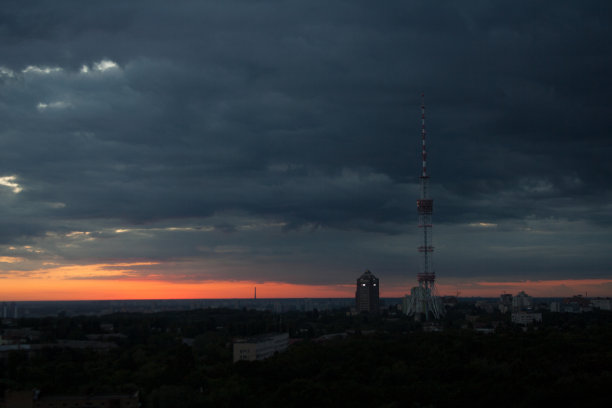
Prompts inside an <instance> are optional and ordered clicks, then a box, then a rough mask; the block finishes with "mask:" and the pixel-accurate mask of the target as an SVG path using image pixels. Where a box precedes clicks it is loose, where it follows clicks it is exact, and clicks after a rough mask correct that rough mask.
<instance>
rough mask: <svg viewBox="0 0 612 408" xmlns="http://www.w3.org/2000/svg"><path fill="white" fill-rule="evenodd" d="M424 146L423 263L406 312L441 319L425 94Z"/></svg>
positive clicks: (419, 204) (420, 212)
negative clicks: (429, 172) (427, 145)
mask: <svg viewBox="0 0 612 408" xmlns="http://www.w3.org/2000/svg"><path fill="white" fill-rule="evenodd" d="M421 97H422V104H421V143H422V144H421V148H422V155H421V157H422V170H421V176H420V178H421V195H420V198H419V199H418V200H417V212H418V217H419V224H418V227H419V228H420V229H421V231H422V232H423V235H422V237H423V238H422V239H423V240H422V242H421V243H422V245H420V246H419V247H418V250H419V253H420V254H421V262H420V268H419V272H418V273H417V280H418V282H419V286H416V287H414V288H412V290H411V291H410V296H406V298H405V299H404V312H405V313H406V314H408V315H414V316H415V319H419V318H420V317H421V315H424V316H425V320H429V318H430V317H433V318H434V319H439V318H440V316H442V315H443V314H444V309H443V307H442V303H441V302H440V299H439V298H438V296H437V291H436V274H435V272H434V270H433V262H432V261H433V250H434V248H433V246H432V245H431V236H432V232H431V229H432V227H433V224H432V222H431V215H432V214H433V199H432V198H430V197H429V175H428V174H427V149H426V145H425V135H426V132H425V95H421Z"/></svg>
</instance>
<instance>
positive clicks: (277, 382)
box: [2, 310, 612, 408]
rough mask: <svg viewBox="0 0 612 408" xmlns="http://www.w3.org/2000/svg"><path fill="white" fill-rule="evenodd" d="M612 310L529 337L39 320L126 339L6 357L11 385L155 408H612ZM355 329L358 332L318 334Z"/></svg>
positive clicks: (367, 327) (363, 327)
mask: <svg viewBox="0 0 612 408" xmlns="http://www.w3.org/2000/svg"><path fill="white" fill-rule="evenodd" d="M611 316H612V315H611V314H609V313H607V314H606V313H592V314H584V315H582V316H569V315H557V316H555V317H551V319H554V318H557V320H558V322H557V323H558V324H556V325H555V326H548V327H547V326H544V327H539V328H538V329H537V330H534V329H533V328H531V329H529V330H527V331H526V332H523V330H521V329H520V328H518V327H512V328H509V329H506V330H504V331H500V332H498V333H496V334H493V335H482V334H478V333H475V332H473V331H470V330H460V329H449V330H446V331H444V332H441V333H424V332H421V331H418V327H417V326H416V325H415V324H414V322H412V321H411V320H409V319H407V318H404V317H399V318H395V319H391V320H390V319H376V318H372V317H366V316H357V317H350V316H346V314H345V313H342V312H330V313H318V312H317V313H315V312H311V313H295V314H287V315H280V316H279V315H274V314H271V313H264V312H254V311H229V310H208V311H193V312H177V313H170V312H167V313H160V314H150V315H143V314H117V315H113V316H105V317H104V318H94V317H79V318H54V319H39V320H31V321H28V322H25V321H24V322H22V324H27V325H28V326H30V327H35V328H38V329H41V331H44V332H46V333H47V334H46V336H47V337H48V339H52V338H55V337H57V338H61V337H62V336H65V335H69V336H72V337H74V338H75V339H78V338H86V336H87V334H88V333H89V332H91V333H93V332H96V331H98V332H99V323H100V322H106V323H112V324H113V325H114V328H115V331H116V332H120V333H122V334H124V335H125V336H126V337H121V338H118V339H116V340H115V341H116V342H117V345H118V347H116V348H114V349H111V350H108V351H106V352H103V353H101V352H95V351H87V350H75V349H60V348H57V349H56V348H53V349H46V350H42V351H40V352H38V353H36V354H34V355H32V356H30V357H28V355H27V354H26V352H17V351H16V352H11V353H9V355H8V358H7V359H5V360H3V367H2V369H3V373H4V374H3V375H2V377H3V378H2V387H4V388H7V387H9V388H14V389H15V388H21V389H32V388H34V387H36V388H40V389H42V390H43V392H47V393H61V394H66V393H73V394H101V393H113V392H132V391H134V390H140V392H141V396H142V402H143V406H145V407H155V408H165V407H185V408H190V407H206V406H216V407H235V406H249V407H274V406H288V407H328V406H329V407H331V406H334V407H337V406H351V405H352V406H356V407H361V406H364V407H365V406H368V407H428V406H432V407H447V406H449V407H450V406H463V405H466V406H467V405H471V406H500V407H520V406H553V405H559V406H567V405H570V404H577V405H580V406H584V405H587V404H588V405H591V406H607V404H608V403H609V395H610V385H611V384H612V348H611V346H610V345H611V344H612V319H611ZM451 326H452V325H451ZM560 327H561V328H560ZM279 328H280V329H281V330H292V331H294V333H295V334H296V335H301V336H302V337H304V340H302V341H300V342H298V343H296V344H294V345H292V346H291V347H290V348H289V350H287V351H286V352H284V353H280V354H278V355H276V356H274V357H272V358H270V359H268V360H265V361H258V362H240V363H237V364H232V363H231V360H232V358H231V352H232V350H231V339H232V337H234V336H245V335H251V334H257V333H262V332H266V331H276V330H277V329H279ZM345 328H349V329H351V331H353V332H354V333H355V334H353V335H350V336H349V337H348V338H346V339H338V340H330V341H325V342H315V341H313V340H312V339H313V338H316V336H317V335H318V334H320V333H322V332H324V331H327V332H328V333H331V332H336V331H341V330H342V329H345ZM371 331H374V334H368V335H364V334H359V333H366V332H367V333H370V332H371ZM294 337H295V336H294ZM186 338H188V339H190V341H189V342H188V343H189V344H185V341H184V339H186Z"/></svg>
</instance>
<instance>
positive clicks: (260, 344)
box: [234, 333, 289, 362]
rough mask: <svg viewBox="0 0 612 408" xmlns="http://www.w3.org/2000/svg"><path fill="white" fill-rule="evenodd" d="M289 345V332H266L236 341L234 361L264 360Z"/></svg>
mask: <svg viewBox="0 0 612 408" xmlns="http://www.w3.org/2000/svg"><path fill="white" fill-rule="evenodd" d="M288 346H289V333H280V334H273V333H270V334H264V335H261V336H257V337H251V338H248V339H239V340H235V341H234V362H236V361H241V360H246V361H254V360H263V359H265V358H268V357H271V356H273V355H274V353H277V352H281V351H284V350H286V349H287V347H288Z"/></svg>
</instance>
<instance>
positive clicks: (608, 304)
mask: <svg viewBox="0 0 612 408" xmlns="http://www.w3.org/2000/svg"><path fill="white" fill-rule="evenodd" d="M591 306H593V307H594V308H596V309H601V310H612V299H610V298H605V299H603V298H597V299H591Z"/></svg>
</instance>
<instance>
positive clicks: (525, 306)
mask: <svg viewBox="0 0 612 408" xmlns="http://www.w3.org/2000/svg"><path fill="white" fill-rule="evenodd" d="M532 308H533V298H532V297H531V296H529V295H528V294H526V293H525V292H524V291H520V292H519V293H518V294H517V295H516V296H514V297H513V298H512V311H513V312H520V311H522V310H530V309H532Z"/></svg>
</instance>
